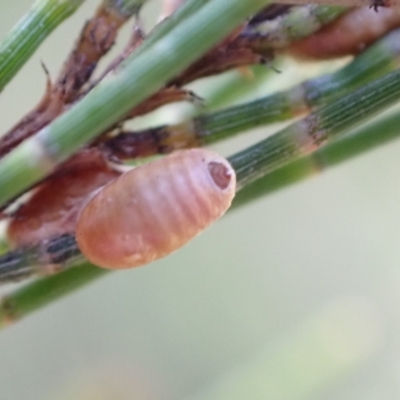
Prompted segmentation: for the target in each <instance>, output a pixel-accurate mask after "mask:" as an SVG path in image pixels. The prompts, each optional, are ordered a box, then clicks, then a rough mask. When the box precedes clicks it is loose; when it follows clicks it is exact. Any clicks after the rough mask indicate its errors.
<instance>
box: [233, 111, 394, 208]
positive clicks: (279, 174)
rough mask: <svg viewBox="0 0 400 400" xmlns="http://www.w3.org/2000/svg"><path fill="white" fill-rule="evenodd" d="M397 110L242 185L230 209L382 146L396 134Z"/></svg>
mask: <svg viewBox="0 0 400 400" xmlns="http://www.w3.org/2000/svg"><path fill="white" fill-rule="evenodd" d="M399 126H400V113H398V112H397V113H396V112H395V113H391V114H389V115H387V116H385V117H383V118H377V119H376V120H375V121H374V122H372V123H369V124H368V125H364V126H362V127H361V128H358V129H356V130H355V131H354V132H351V134H349V135H345V136H343V137H341V138H339V139H338V140H335V141H333V142H332V143H329V144H328V145H326V146H323V147H321V148H320V149H319V150H317V151H316V152H315V153H313V154H311V155H309V156H306V157H303V158H300V159H299V160H297V161H294V162H291V163H289V164H288V165H285V166H283V167H281V168H278V169H277V170H274V171H272V172H271V173H269V174H267V175H265V176H264V177H263V178H261V179H258V180H256V181H255V182H253V183H251V184H249V185H247V186H246V187H244V188H243V189H242V190H241V191H240V192H238V193H237V194H236V197H235V199H234V201H233V204H232V208H231V209H235V208H237V207H241V206H243V205H246V204H247V203H249V202H252V201H254V200H256V199H257V198H259V197H262V196H266V195H268V194H271V193H273V192H275V191H277V190H280V189H282V188H285V187H287V186H289V185H292V184H294V183H297V182H300V181H302V180H303V179H306V178H310V177H313V176H316V175H317V174H320V173H322V172H324V171H325V170H327V169H329V168H332V167H334V166H336V165H338V164H341V163H343V162H346V161H349V160H352V159H353V158H355V157H357V156H359V155H361V154H364V153H366V152H367V151H370V150H373V149H375V148H376V147H379V146H382V145H384V144H386V143H388V142H390V141H392V140H394V139H397V138H399V137H400V129H399Z"/></svg>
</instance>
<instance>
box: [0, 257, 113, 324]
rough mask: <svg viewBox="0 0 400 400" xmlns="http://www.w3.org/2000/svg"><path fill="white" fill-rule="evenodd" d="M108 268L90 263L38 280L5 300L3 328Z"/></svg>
mask: <svg viewBox="0 0 400 400" xmlns="http://www.w3.org/2000/svg"><path fill="white" fill-rule="evenodd" d="M107 272H108V271H107V270H105V269H101V268H97V267H94V266H92V265H90V264H88V263H86V264H82V265H81V266H79V268H71V269H69V270H67V271H64V272H62V273H60V274H57V275H54V276H51V277H49V278H43V279H38V280H37V281H35V282H33V283H31V284H28V285H27V286H25V287H22V288H21V289H18V290H16V291H15V292H13V293H12V295H10V296H6V297H4V298H3V299H2V302H1V307H0V328H1V327H5V326H7V325H10V324H11V323H12V322H14V321H17V320H19V319H21V318H23V317H25V316H27V315H29V314H31V313H32V312H34V311H36V310H39V309H41V308H42V307H44V306H46V305H48V304H51V303H53V302H54V301H56V300H58V299H60V298H62V297H64V296H65V295H67V294H69V293H71V292H73V291H75V290H77V289H79V288H80V287H82V286H84V285H86V284H88V283H90V282H93V281H94V280H95V279H97V278H100V277H101V276H103V275H105V274H106V273H107Z"/></svg>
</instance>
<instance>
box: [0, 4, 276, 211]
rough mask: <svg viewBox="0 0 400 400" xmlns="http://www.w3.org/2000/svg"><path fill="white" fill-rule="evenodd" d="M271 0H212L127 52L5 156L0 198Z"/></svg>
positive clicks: (59, 158) (11, 194)
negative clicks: (137, 49)
mask: <svg viewBox="0 0 400 400" xmlns="http://www.w3.org/2000/svg"><path fill="white" fill-rule="evenodd" d="M202 1H203V0H202ZM202 1H201V2H202ZM267 2H268V1H267V0H246V1H245V2H244V1H242V0H226V1H223V2H222V1H220V0H210V1H209V2H208V3H207V4H205V5H204V6H203V7H202V8H200V9H199V10H198V11H197V12H196V14H195V15H192V16H190V17H189V18H187V19H185V20H184V21H182V22H180V23H179V25H177V26H176V27H175V28H173V29H172V30H171V31H170V32H169V33H168V34H167V35H166V36H164V37H163V38H161V39H160V40H158V41H157V42H155V43H154V44H153V45H151V46H149V47H148V48H147V50H146V51H143V53H141V54H139V55H138V56H136V55H135V54H132V55H131V56H130V57H128V59H127V60H126V61H125V62H124V63H123V65H121V68H119V70H118V71H117V72H116V73H114V74H112V75H108V76H107V77H106V78H105V79H104V80H103V81H102V82H101V83H100V84H99V85H98V86H97V87H96V88H95V89H93V90H92V91H91V92H90V93H89V94H88V95H87V96H86V97H85V98H83V99H82V100H81V101H80V102H79V103H78V104H77V105H76V106H74V107H73V108H72V109H70V110H69V111H67V112H66V113H65V114H63V115H62V116H60V117H59V118H57V119H56V120H55V121H53V122H52V123H51V124H50V125H49V126H47V127H46V128H44V129H43V130H42V131H40V132H39V133H38V134H37V135H36V136H34V137H32V138H30V139H28V140H26V141H25V142H23V143H22V144H21V145H19V146H18V147H17V148H15V149H14V150H13V151H12V152H11V153H9V154H8V155H7V156H5V157H4V158H3V160H2V161H1V164H0V187H1V192H0V204H2V205H4V204H5V203H6V202H7V201H9V200H11V199H13V198H14V197H15V196H17V195H18V194H19V193H21V192H22V191H23V190H25V189H27V188H28V187H30V186H32V185H33V184H34V183H36V182H38V181H39V180H40V179H42V178H43V177H44V176H46V175H47V174H49V173H50V172H51V171H53V170H54V168H55V167H56V166H57V165H58V164H59V163H60V162H62V161H64V160H66V159H67V158H68V157H69V156H71V155H72V154H73V153H74V152H76V151H77V150H78V149H79V148H81V147H82V146H83V145H85V144H87V143H88V142H89V141H91V140H92V139H94V138H95V137H96V136H97V135H98V134H100V133H101V132H104V131H105V130H106V129H107V128H108V127H109V126H112V125H113V124H114V123H115V122H117V121H118V120H120V119H121V118H122V117H123V116H124V115H125V114H126V113H127V112H128V111H129V110H131V109H132V108H133V107H134V106H136V105H137V104H139V103H140V102H141V101H143V100H145V99H146V98H147V97H149V96H150V95H151V94H153V93H154V92H156V91H157V90H159V89H160V88H161V87H162V86H163V85H165V84H166V83H167V82H168V81H169V80H170V79H172V78H173V77H174V76H176V75H177V74H179V73H180V72H182V71H183V70H184V69H185V68H186V67H188V66H189V65H190V64H191V63H192V62H193V61H195V60H196V59H197V58H198V57H199V56H201V55H202V54H203V53H205V52H206V51H207V50H208V49H210V48H211V47H212V46H214V45H215V44H217V43H218V42H219V41H220V40H222V39H223V38H224V37H226V36H227V35H228V34H229V33H230V32H231V31H232V30H233V29H234V28H235V27H236V26H237V25H239V23H240V22H241V21H243V19H244V18H246V17H247V16H250V15H252V14H255V13H256V12H257V10H259V9H261V7H262V6H264V5H265V4H267Z"/></svg>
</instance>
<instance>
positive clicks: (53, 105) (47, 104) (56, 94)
mask: <svg viewBox="0 0 400 400" xmlns="http://www.w3.org/2000/svg"><path fill="white" fill-rule="evenodd" d="M64 106H65V104H64V99H63V95H62V92H61V91H57V90H54V87H53V85H52V83H51V80H50V78H49V76H48V75H47V83H46V91H45V94H44V96H43V98H42V100H41V101H40V102H39V104H38V105H37V106H36V107H35V108H34V109H33V110H32V111H31V112H29V113H28V114H27V115H26V116H25V117H24V118H22V120H21V121H19V122H18V123H17V124H16V125H15V126H14V127H13V128H12V129H11V130H9V131H8V132H7V133H6V134H5V135H4V136H2V137H1V138H0V157H2V156H4V155H5V154H7V153H8V152H9V151H11V150H12V149H13V148H14V147H15V146H17V145H18V144H19V143H21V142H22V141H23V140H25V139H26V138H28V137H29V136H31V135H32V134H34V133H35V132H37V131H38V130H39V129H41V128H43V127H44V126H45V125H47V124H48V122H49V121H52V120H53V119H54V118H55V117H56V116H57V115H59V114H61V113H62V112H63V110H64Z"/></svg>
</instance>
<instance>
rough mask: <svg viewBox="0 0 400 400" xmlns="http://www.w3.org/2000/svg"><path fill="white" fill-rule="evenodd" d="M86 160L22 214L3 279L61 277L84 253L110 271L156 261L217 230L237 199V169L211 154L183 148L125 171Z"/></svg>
mask: <svg viewBox="0 0 400 400" xmlns="http://www.w3.org/2000/svg"><path fill="white" fill-rule="evenodd" d="M84 155H85V157H82V158H83V159H84V160H88V161H86V162H87V163H86V164H85V163H83V164H82V158H81V159H78V160H77V161H75V162H74V163H73V164H72V166H70V170H69V172H68V173H65V174H62V175H61V176H57V175H56V176H55V177H53V180H50V181H48V182H47V183H46V185H45V186H43V188H42V189H41V190H40V191H39V192H37V193H36V195H34V196H33V197H32V198H31V200H30V201H28V203H27V204H25V205H23V206H22V207H21V210H19V211H17V212H16V216H15V217H14V218H15V219H14V220H12V221H11V223H10V225H9V229H8V236H9V239H10V240H11V241H12V242H13V243H14V245H15V246H16V250H15V251H13V252H10V253H7V254H6V255H4V256H1V257H0V281H2V282H8V281H15V280H20V279H24V278H27V277H29V276H30V275H33V274H42V275H43V274H49V273H54V272H57V271H59V270H60V269H63V268H68V267H69V266H72V265H74V264H76V263H79V262H81V261H82V255H83V256H85V257H86V258H87V259H88V260H89V261H91V262H93V263H94V264H95V265H98V266H100V267H104V268H109V269H118V268H131V267H137V266H141V265H144V264H147V263H150V262H151V261H153V260H157V259H159V258H162V257H165V256H167V255H168V254H170V253H172V252H173V251H175V250H178V249H179V248H180V247H182V246H183V245H184V244H186V243H187V242H188V241H189V240H191V239H193V238H194V237H195V236H197V235H198V234H199V233H200V232H202V231H203V230H204V229H206V228H207V227H208V226H210V225H211V224H212V223H213V222H214V221H216V220H217V219H218V218H219V217H221V216H222V215H223V214H224V213H225V211H226V210H227V209H228V208H229V206H230V204H231V202H232V199H233V197H234V195H235V190H236V175H235V171H234V170H233V168H232V167H231V165H230V164H229V163H228V161H227V160H226V159H224V158H223V157H222V156H220V155H218V154H216V153H214V152H212V151H209V150H205V149H191V150H183V151H179V152H176V153H173V154H171V155H168V156H165V157H163V158H161V159H159V160H156V161H154V162H151V163H148V164H145V165H143V166H140V167H136V168H133V169H131V170H129V171H126V172H124V173H121V172H118V171H114V170H112V168H111V167H109V166H107V164H106V163H105V161H104V160H101V159H100V158H99V157H98V154H97V153H90V152H89V153H85V154H84ZM85 168H87V171H86V172H84V171H85ZM89 178H90V182H91V185H89V184H88V179H89ZM102 182H103V183H102ZM60 183H63V184H64V186H63V187H64V190H63V191H62V193H61V194H60V193H58V191H57V188H59V184H60ZM51 193H53V197H52V198H51V199H52V202H50V203H49V200H50V198H49V196H51ZM46 202H47V204H50V207H46ZM75 234H76V237H75Z"/></svg>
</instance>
